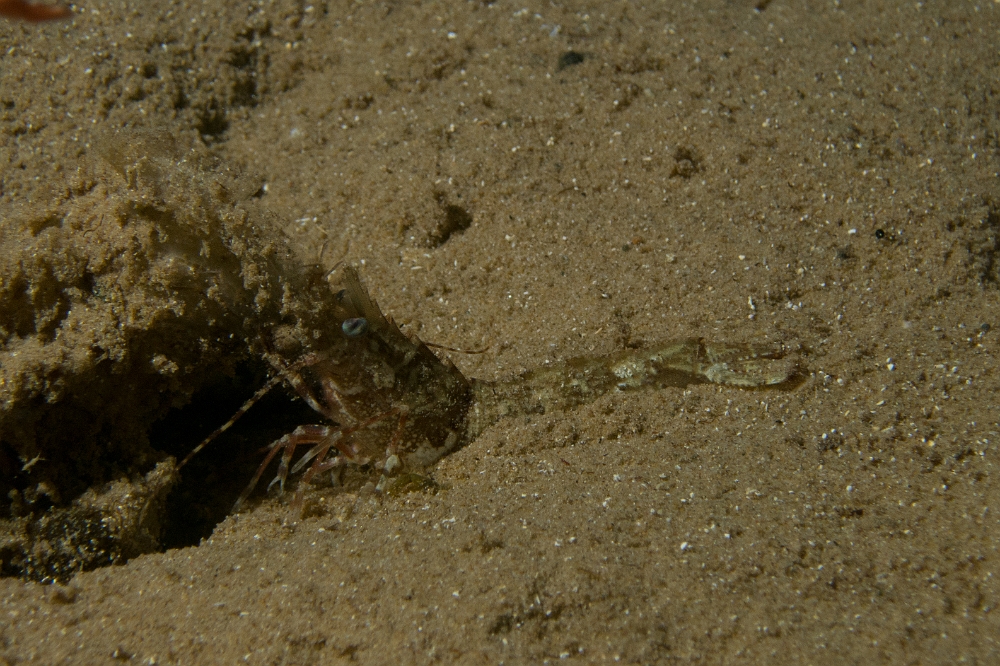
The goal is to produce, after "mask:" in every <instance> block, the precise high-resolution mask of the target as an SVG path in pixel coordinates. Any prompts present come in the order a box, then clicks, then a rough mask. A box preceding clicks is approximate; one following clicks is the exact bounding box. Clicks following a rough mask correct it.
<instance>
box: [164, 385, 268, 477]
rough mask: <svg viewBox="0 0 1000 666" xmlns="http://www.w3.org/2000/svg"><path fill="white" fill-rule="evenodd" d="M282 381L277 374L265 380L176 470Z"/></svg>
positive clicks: (231, 425)
mask: <svg viewBox="0 0 1000 666" xmlns="http://www.w3.org/2000/svg"><path fill="white" fill-rule="evenodd" d="M283 379H284V375H280V374H278V375H275V376H274V377H271V378H270V379H269V380H267V383H266V384H264V385H263V386H262V387H260V388H259V389H257V392H256V393H254V394H253V395H252V396H250V399H249V400H247V401H246V402H244V403H243V406H242V407H240V408H239V409H238V410H237V411H236V413H235V414H233V416H232V417H231V418H230V419H229V420H228V421H226V422H225V423H223V424H222V425H221V426H219V427H218V428H216V429H215V430H213V431H212V434H211V435H209V436H208V437H206V438H205V439H203V440H202V442H201V444H199V445H198V446H196V447H194V448H193V449H191V452H190V453H188V454H187V455H186V456H184V460H182V461H181V464H179V465H178V466H177V469H178V470H180V468H181V467H184V465H186V464H188V461H189V460H191V458H194V457H195V456H196V455H197V454H198V452H199V451H201V450H202V449H203V448H205V447H206V446H208V445H209V444H210V443H212V440H214V439H215V438H216V437H218V436H219V435H221V434H222V433H224V432H226V431H227V430H229V429H230V428H231V427H233V424H234V423H236V422H237V421H239V420H240V417H241V416H243V415H244V414H246V413H247V412H248V411H249V410H250V408H251V407H253V406H254V404H256V403H257V401H258V400H260V399H261V398H263V397H264V396H265V395H267V393H268V391H270V390H271V389H273V388H274V387H275V386H277V385H278V384H280V383H281V381H282V380H283Z"/></svg>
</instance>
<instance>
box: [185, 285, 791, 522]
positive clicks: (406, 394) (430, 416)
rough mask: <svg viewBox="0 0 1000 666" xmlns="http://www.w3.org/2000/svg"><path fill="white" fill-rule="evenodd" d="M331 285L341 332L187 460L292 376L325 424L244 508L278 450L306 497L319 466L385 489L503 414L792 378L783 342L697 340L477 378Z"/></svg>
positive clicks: (288, 453) (293, 437)
mask: <svg viewBox="0 0 1000 666" xmlns="http://www.w3.org/2000/svg"><path fill="white" fill-rule="evenodd" d="M328 282H329V283H330V286H331V288H332V289H333V290H334V293H335V298H334V300H335V305H334V308H333V317H332V318H333V321H331V322H330V323H331V325H335V326H337V327H338V328H339V331H337V334H335V335H333V336H332V337H331V336H327V337H325V338H324V349H322V350H321V351H315V352H311V353H309V354H306V355H305V356H304V357H303V358H302V359H301V360H299V361H298V362H296V363H295V364H292V365H290V366H286V365H284V363H283V361H282V360H281V359H280V358H279V357H278V356H277V355H274V354H270V355H268V360H269V361H270V362H271V364H272V365H273V366H274V367H275V369H276V370H277V371H278V374H277V375H276V376H275V378H274V379H272V380H271V381H270V382H268V384H267V385H266V386H264V387H263V388H262V389H261V390H260V391H258V392H257V394H256V395H255V396H254V397H253V398H251V399H250V400H249V401H247V403H246V404H244V405H243V407H242V408H241V409H240V411H239V412H237V413H236V415H234V416H233V418H231V419H230V420H229V421H228V422H227V423H226V424H225V425H223V426H222V427H221V428H219V429H218V430H216V431H215V432H214V433H212V434H211V435H210V436H209V437H208V439H206V440H205V441H204V442H202V443H201V444H200V445H199V446H198V447H196V448H195V449H194V450H193V451H192V452H191V453H190V454H188V457H187V458H185V460H184V461H182V462H181V465H182V466H183V465H184V464H185V463H186V462H187V461H188V460H190V458H191V457H192V456H193V455H194V454H196V453H197V452H198V451H200V450H201V449H202V448H203V447H204V446H205V445H206V444H208V442H210V441H211V440H212V439H214V438H215V437H216V436H217V435H218V434H220V433H221V432H223V431H224V430H226V429H227V428H229V427H230V426H231V425H232V424H233V423H234V422H235V421H236V420H237V419H238V418H239V417H240V416H241V415H242V414H243V413H244V412H246V410H247V409H249V408H250V406H251V405H252V404H253V403H254V402H256V400H258V399H259V398H260V397H261V396H262V395H263V394H264V393H265V392H266V391H267V390H269V389H270V388H271V387H273V386H274V385H276V384H277V383H279V382H280V381H282V380H283V381H285V382H286V383H288V384H289V385H290V386H291V387H292V388H293V389H294V390H295V392H296V393H297V394H298V395H299V396H300V397H301V398H302V399H303V400H305V401H306V403H307V404H308V405H309V406H310V407H312V408H313V410H315V411H316V412H317V413H318V414H319V415H321V416H322V417H323V418H324V419H325V420H326V421H327V422H328V424H326V425H303V426H299V427H298V428H296V429H295V430H294V431H293V432H291V433H289V434H287V435H285V436H284V437H282V438H280V439H278V440H277V441H275V442H273V443H272V444H271V445H270V447H269V451H268V454H267V456H266V457H265V459H264V461H263V462H262V463H261V465H260V467H259V468H258V469H257V473H256V474H255V475H254V477H253V479H252V480H251V482H250V485H249V486H248V487H247V489H246V490H245V491H244V492H243V495H241V497H240V499H239V500H238V501H237V503H236V507H237V508H238V507H239V506H240V505H241V504H242V503H243V502H244V501H245V500H246V498H247V497H248V496H249V495H250V493H251V491H252V490H253V488H254V487H255V486H256V484H257V482H258V481H259V480H260V477H261V476H262V475H263V473H264V471H265V470H266V469H267V467H268V465H269V464H270V463H271V461H272V460H273V459H274V458H275V457H276V456H277V455H278V454H279V453H280V454H281V458H280V462H279V465H278V473H277V476H276V477H275V478H274V480H273V481H272V482H271V486H273V485H275V484H277V485H279V486H280V487H281V488H282V489H284V485H285V481H286V480H287V477H288V474H289V473H293V474H294V473H296V472H298V471H300V470H302V469H304V468H305V467H306V466H307V465H308V466H309V468H308V470H307V471H306V472H305V474H303V476H302V479H301V481H300V484H299V487H300V490H299V493H298V494H297V497H299V498H300V497H301V488H303V487H305V485H306V484H308V482H309V481H310V480H311V479H312V477H313V476H315V475H316V474H317V473H319V472H322V471H325V470H329V469H336V468H338V467H342V466H343V465H345V464H348V463H351V464H356V465H367V464H371V465H373V466H374V467H375V469H377V470H380V471H381V473H382V474H381V478H380V479H379V483H378V485H377V486H376V488H377V489H378V490H381V489H383V488H384V487H385V485H386V483H387V480H388V478H389V477H391V476H393V475H395V474H398V473H399V472H400V471H406V472H410V473H421V472H424V471H425V470H426V469H427V468H428V467H430V466H431V465H433V464H434V463H436V462H437V461H438V460H440V459H441V458H442V457H443V456H445V455H447V454H448V453H450V452H452V451H454V450H455V449H457V448H459V447H461V446H462V445H464V444H465V443H467V442H468V441H470V440H472V439H475V437H476V436H478V435H479V433H481V432H482V431H483V430H484V429H485V428H487V427H489V426H490V425H492V424H493V423H495V422H496V421H497V420H499V419H500V418H503V417H505V416H511V415H516V414H537V413H544V412H548V411H553V410H557V411H558V410H565V409H569V408H572V407H575V406H577V405H580V404H584V403H586V402H589V401H591V400H593V399H595V398H597V397H598V396H600V395H602V394H604V393H607V392H609V391H628V390H634V389H640V388H644V387H653V388H663V387H667V386H686V385H688V384H692V383H705V382H710V383H715V384H723V385H729V386H735V387H742V388H756V387H764V386H773V385H779V384H783V383H785V382H788V381H789V380H790V379H791V378H792V377H793V376H794V375H795V373H796V366H795V363H794V362H793V361H792V360H790V359H787V358H785V354H784V350H783V349H781V348H779V349H758V348H754V347H750V346H740V345H736V346H734V345H715V344H710V343H707V342H705V341H704V340H702V339H700V338H690V339H686V340H680V341H673V342H665V343H661V344H659V345H656V346H654V347H653V348H652V349H649V350H644V351H625V352H619V353H617V354H611V355H608V356H603V357H581V358H575V359H569V360H567V361H562V362H559V363H554V364H552V365H549V366H546V367H543V368H538V369H536V370H531V371H529V372H526V373H524V374H522V375H519V376H517V377H514V378H512V379H509V380H506V381H501V382H486V381H479V380H469V379H466V377H465V376H464V375H463V374H462V373H461V372H460V371H459V370H458V368H456V367H455V366H454V365H453V364H451V363H450V362H448V361H447V360H442V359H439V358H438V357H437V356H436V355H435V354H434V353H433V352H432V351H431V350H430V349H429V348H428V346H427V345H426V344H424V343H423V342H421V341H420V340H419V339H417V338H416V337H413V336H406V335H404V334H403V333H402V332H401V331H400V330H399V328H398V327H397V326H396V324H395V323H393V321H392V320H391V319H390V318H388V317H385V316H384V315H383V314H382V312H381V311H380V310H379V308H378V305H377V304H376V303H375V301H374V300H372V298H371V297H370V296H369V295H368V292H367V291H366V290H365V288H364V287H363V286H362V284H361V281H360V279H359V278H358V274H357V271H355V270H354V269H353V268H352V267H350V266H339V267H338V268H336V269H334V271H332V272H331V274H330V275H329V277H328ZM303 447H308V451H307V452H306V453H305V454H304V455H302V456H301V457H300V458H299V460H298V461H297V462H296V463H295V464H294V466H293V465H292V460H293V458H294V456H295V452H296V451H297V450H299V449H301V448H303Z"/></svg>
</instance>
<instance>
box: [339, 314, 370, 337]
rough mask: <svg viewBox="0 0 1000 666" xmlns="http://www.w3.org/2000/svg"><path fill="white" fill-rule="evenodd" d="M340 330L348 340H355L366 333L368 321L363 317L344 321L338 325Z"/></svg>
mask: <svg viewBox="0 0 1000 666" xmlns="http://www.w3.org/2000/svg"><path fill="white" fill-rule="evenodd" d="M340 330H342V331H343V332H344V335H346V336H347V337H349V338H357V337H359V336H362V335H364V334H365V333H367V332H368V320H367V319H365V318H364V317H353V318H351V319H345V320H344V323H343V324H341V325H340Z"/></svg>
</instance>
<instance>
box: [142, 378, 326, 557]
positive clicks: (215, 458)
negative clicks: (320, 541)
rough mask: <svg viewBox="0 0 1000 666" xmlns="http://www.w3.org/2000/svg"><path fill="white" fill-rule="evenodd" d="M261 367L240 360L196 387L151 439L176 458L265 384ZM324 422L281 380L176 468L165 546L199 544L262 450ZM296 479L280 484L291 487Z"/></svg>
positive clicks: (263, 483) (270, 474) (261, 486)
mask: <svg viewBox="0 0 1000 666" xmlns="http://www.w3.org/2000/svg"><path fill="white" fill-rule="evenodd" d="M267 378H268V374H267V370H266V368H265V367H263V366H261V365H255V366H254V367H248V366H246V365H245V366H241V367H240V368H239V370H238V371H237V373H236V376H234V377H220V378H219V379H218V380H217V381H214V382H211V383H210V384H209V385H207V386H206V387H205V388H203V389H202V390H200V391H199V392H198V393H196V394H195V395H194V396H193V397H192V399H191V402H190V403H189V404H188V405H187V406H185V407H183V408H180V409H176V410H173V411H171V412H170V413H169V414H168V415H167V416H166V417H164V418H163V419H161V420H160V421H158V422H157V423H155V424H154V425H153V428H152V431H151V432H150V443H151V444H152V446H153V447H154V448H156V449H158V450H160V451H163V452H165V453H168V454H170V455H172V456H174V457H176V458H177V459H178V460H181V459H183V458H184V456H186V455H187V454H188V452H189V451H191V449H193V448H194V447H196V446H197V445H198V444H199V443H200V442H201V441H202V440H203V439H204V438H205V437H206V436H208V435H209V434H210V433H211V432H212V431H214V430H215V429H216V428H218V427H219V426H221V425H222V424H223V423H225V422H226V421H228V420H229V419H230V417H232V416H233V414H235V413H236V412H237V410H239V408H240V406H241V405H242V404H243V403H244V402H245V401H246V400H247V399H248V398H249V397H250V396H252V395H253V394H254V392H255V391H256V390H257V389H258V388H260V387H261V386H263V385H264V383H265V382H266V381H267ZM311 423H323V421H322V419H321V418H320V417H319V416H318V415H317V414H316V413H315V412H314V411H313V410H312V409H310V408H309V406H308V405H306V404H305V403H304V402H303V401H302V400H299V399H297V398H293V394H292V393H291V392H290V391H289V390H288V389H287V388H286V387H285V386H283V385H281V386H277V387H275V388H274V389H272V390H271V391H270V393H268V394H267V395H266V396H265V397H264V398H262V399H261V400H260V401H259V402H257V403H256V404H255V405H254V406H253V407H252V408H251V409H250V410H249V411H248V412H247V413H246V414H244V415H243V416H242V417H241V418H240V419H239V421H237V422H236V424H235V425H233V427H232V428H230V429H229V430H228V431H226V432H225V433H223V434H222V435H221V436H219V437H218V438H217V439H216V440H214V441H213V442H212V443H211V444H209V445H208V446H207V447H206V448H205V449H204V450H202V451H201V452H199V453H198V455H196V456H195V457H194V458H192V459H191V461H190V462H189V463H188V464H187V465H186V466H185V467H184V468H183V469H182V470H181V472H180V480H179V481H178V483H177V485H176V486H175V487H174V488H173V490H172V491H171V492H170V495H169V496H168V498H167V508H166V517H165V525H164V529H163V534H162V537H161V545H162V547H163V549H164V550H165V549H169V548H183V547H185V546H194V545H197V544H198V542H199V541H201V540H202V539H205V538H208V537H209V536H211V534H212V530H214V529H215V526H216V525H218V524H219V523H220V522H221V521H222V520H223V519H225V517H226V516H227V515H229V513H230V511H231V510H232V508H233V504H234V503H235V502H236V498H237V497H239V495H240V493H242V492H243V489H244V488H246V486H247V484H248V483H249V482H250V480H251V479H252V478H253V475H254V472H256V471H257V466H258V465H260V463H261V461H262V460H263V459H264V455H265V454H264V452H262V451H261V449H263V448H264V447H266V446H268V445H269V444H270V443H271V442H273V441H274V440H276V439H278V438H280V437H281V436H282V435H284V434H286V433H289V432H291V431H292V430H294V429H295V428H296V426H299V425H304V424H311ZM276 468H277V462H276V461H272V463H271V468H270V469H268V470H267V472H265V474H264V475H263V476H262V477H261V480H260V482H259V483H258V484H257V488H256V489H255V491H254V497H261V496H263V495H264V493H265V491H266V489H267V484H269V483H270V482H271V479H273V478H274V475H275V470H276ZM294 482H295V479H294V478H293V479H290V483H289V484H286V491H288V490H294Z"/></svg>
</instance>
